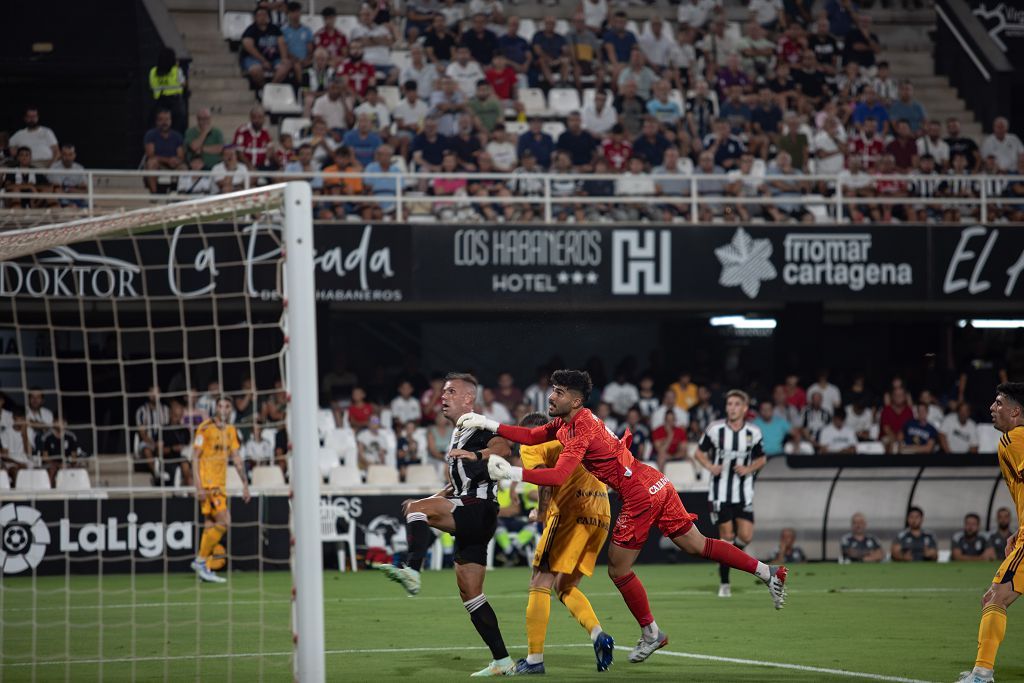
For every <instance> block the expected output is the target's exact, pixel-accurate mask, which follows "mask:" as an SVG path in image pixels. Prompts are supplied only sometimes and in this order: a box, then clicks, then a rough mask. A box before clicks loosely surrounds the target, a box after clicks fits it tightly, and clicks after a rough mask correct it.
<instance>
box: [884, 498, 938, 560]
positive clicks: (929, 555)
mask: <svg viewBox="0 0 1024 683" xmlns="http://www.w3.org/2000/svg"><path fill="white" fill-rule="evenodd" d="M923 521H924V511H923V510H921V508H919V507H917V506H912V507H911V508H910V509H909V510H908V511H907V528H906V529H904V530H903V531H901V532H900V534H899V536H897V537H896V540H895V541H893V542H892V559H893V561H894V562H921V561H933V562H934V561H935V560H937V559H938V558H939V546H938V543H936V541H935V536H934V535H932V533H931V532H929V531H924V530H923V529H922V528H921V523H922V522H923Z"/></svg>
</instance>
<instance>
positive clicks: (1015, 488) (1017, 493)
mask: <svg viewBox="0 0 1024 683" xmlns="http://www.w3.org/2000/svg"><path fill="white" fill-rule="evenodd" d="M999 469H1000V470H1001V471H1002V473H1003V479H1004V480H1005V481H1006V488H1008V489H1010V497H1011V498H1013V504H1014V505H1016V506H1017V521H1018V523H1020V520H1024V427H1014V428H1013V429H1011V430H1010V431H1008V432H1006V433H1005V434H1003V435H1002V436H1001V437H999Z"/></svg>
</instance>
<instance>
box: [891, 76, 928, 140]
mask: <svg viewBox="0 0 1024 683" xmlns="http://www.w3.org/2000/svg"><path fill="white" fill-rule="evenodd" d="M927 118H928V117H927V115H926V114H925V111H924V107H922V106H921V103H920V102H918V101H917V100H915V99H914V86H913V84H912V83H911V82H910V81H906V80H904V81H900V90H899V99H897V100H895V101H894V102H893V103H892V104H890V105H889V120H890V121H900V120H904V121H906V122H907V124H908V125H909V126H910V132H911V134H912V135H913V136H914V137H917V136H919V135H921V134H922V133H923V132H924V123H925V121H926V120H927Z"/></svg>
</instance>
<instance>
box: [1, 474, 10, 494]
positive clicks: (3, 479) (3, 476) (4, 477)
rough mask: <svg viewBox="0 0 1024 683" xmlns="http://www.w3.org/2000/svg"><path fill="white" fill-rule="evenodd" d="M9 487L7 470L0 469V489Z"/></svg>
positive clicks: (4, 489) (3, 489)
mask: <svg viewBox="0 0 1024 683" xmlns="http://www.w3.org/2000/svg"><path fill="white" fill-rule="evenodd" d="M10 488H11V478H10V477H8V476H7V470H0V491H6V490H9V489H10Z"/></svg>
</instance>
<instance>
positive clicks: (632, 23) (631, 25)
mask: <svg viewBox="0 0 1024 683" xmlns="http://www.w3.org/2000/svg"><path fill="white" fill-rule="evenodd" d="M556 30H557V29H556ZM626 30H627V31H629V32H630V33H632V34H633V35H634V36H636V37H637V38H639V37H640V24H638V23H636V20H635V19H630V20H629V21H627V22H626Z"/></svg>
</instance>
